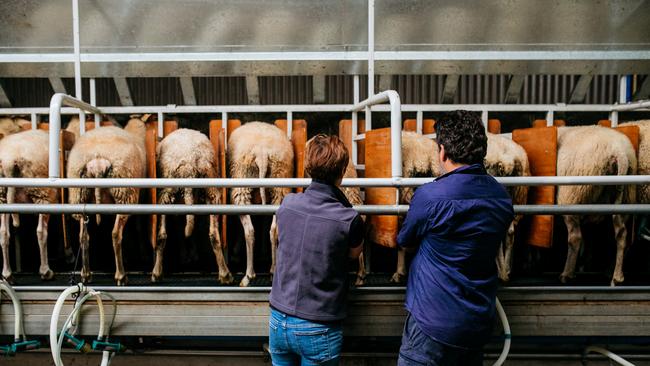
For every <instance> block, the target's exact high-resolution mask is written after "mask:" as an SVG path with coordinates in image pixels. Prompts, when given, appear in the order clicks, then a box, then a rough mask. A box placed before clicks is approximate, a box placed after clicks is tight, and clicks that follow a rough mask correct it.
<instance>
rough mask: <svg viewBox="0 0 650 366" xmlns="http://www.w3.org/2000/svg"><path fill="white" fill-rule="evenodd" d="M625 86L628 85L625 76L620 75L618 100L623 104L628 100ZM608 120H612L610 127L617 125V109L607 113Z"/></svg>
mask: <svg viewBox="0 0 650 366" xmlns="http://www.w3.org/2000/svg"><path fill="white" fill-rule="evenodd" d="M627 86H628V78H627V76H625V75H621V77H620V78H619V79H618V102H619V103H621V104H625V103H627V102H628V100H627ZM609 120H610V121H611V122H612V127H616V126H618V111H612V112H611V113H610V114H609Z"/></svg>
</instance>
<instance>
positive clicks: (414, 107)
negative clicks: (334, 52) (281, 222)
mask: <svg viewBox="0 0 650 366" xmlns="http://www.w3.org/2000/svg"><path fill="white" fill-rule="evenodd" d="M352 107H353V105H351V104H289V105H281V104H275V105H228V106H223V105H214V106H209V105H199V106H177V105H165V106H105V107H100V108H101V110H102V112H103V113H105V114H135V113H158V112H162V113H166V114H167V113H177V114H183V113H221V112H226V113H237V112H239V113H280V112H289V111H290V112H297V113H300V112H349V111H350V110H351V108H352ZM371 108H372V111H374V112H389V111H390V106H388V105H383V104H379V105H374V106H372V107H371ZM615 108H618V110H630V111H638V112H647V111H649V110H650V108H649V107H643V108H640V107H639V106H638V105H637V106H631V107H628V105H627V104H621V105H616V104H615V105H610V104H402V106H401V109H402V112H418V111H422V112H448V111H453V110H457V109H465V110H471V111H488V112H540V113H541V112H548V111H554V112H611V111H613V110H615ZM625 108H628V109H625ZM49 112H50V110H49V108H44V107H25V108H0V115H18V114H31V113H35V114H37V115H38V114H41V115H42V114H48V113H49ZM78 113H79V110H77V109H76V108H65V107H64V108H61V114H67V115H71V114H78Z"/></svg>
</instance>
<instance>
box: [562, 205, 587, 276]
mask: <svg viewBox="0 0 650 366" xmlns="http://www.w3.org/2000/svg"><path fill="white" fill-rule="evenodd" d="M564 223H565V224H566V228H567V231H568V233H569V238H568V250H567V257H566V263H565V264H564V271H563V272H562V274H561V275H560V281H562V283H567V281H568V280H570V279H572V278H574V277H575V269H576V261H577V260H578V253H580V247H581V246H582V232H581V230H580V218H579V217H578V216H570V215H566V216H564Z"/></svg>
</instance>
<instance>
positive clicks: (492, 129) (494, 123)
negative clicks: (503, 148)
mask: <svg viewBox="0 0 650 366" xmlns="http://www.w3.org/2000/svg"><path fill="white" fill-rule="evenodd" d="M487 127H488V128H487V130H488V132H489V133H494V134H497V135H498V134H500V133H501V121H499V120H498V119H489V120H488V126H487Z"/></svg>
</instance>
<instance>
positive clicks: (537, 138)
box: [512, 127, 557, 248]
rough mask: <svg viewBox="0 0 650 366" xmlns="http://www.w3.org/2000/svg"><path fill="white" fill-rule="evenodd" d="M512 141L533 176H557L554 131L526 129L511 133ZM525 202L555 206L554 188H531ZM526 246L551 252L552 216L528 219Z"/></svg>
mask: <svg viewBox="0 0 650 366" xmlns="http://www.w3.org/2000/svg"><path fill="white" fill-rule="evenodd" d="M512 140H513V141H514V142H516V143H518V144H519V145H521V146H522V147H523V148H524V150H526V153H527V154H528V161H529V162H530V172H531V175H533V176H555V175H557V128H556V127H547V128H526V129H520V130H514V131H512ZM528 202H529V203H531V204H535V205H552V204H554V203H555V186H540V187H531V188H530V191H529V194H528ZM527 242H528V244H530V245H533V246H538V247H542V248H550V247H551V246H552V245H553V216H552V215H536V216H533V217H532V218H531V225H530V231H529V233H528V238H527Z"/></svg>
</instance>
